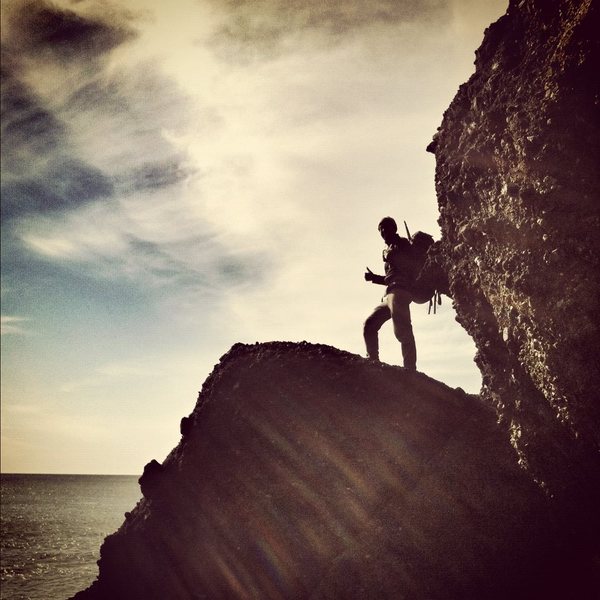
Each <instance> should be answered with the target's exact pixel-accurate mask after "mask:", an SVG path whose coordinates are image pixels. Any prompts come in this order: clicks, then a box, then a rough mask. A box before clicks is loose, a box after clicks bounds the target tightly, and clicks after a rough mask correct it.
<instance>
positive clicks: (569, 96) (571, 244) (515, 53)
mask: <svg viewBox="0 0 600 600" xmlns="http://www.w3.org/2000/svg"><path fill="white" fill-rule="evenodd" d="M599 25H600V22H599V19H598V3H597V2H596V3H594V2H592V1H590V0H583V1H582V0H557V1H556V2H545V1H542V0H523V1H520V2H517V1H511V3H510V6H509V9H508V12H507V14H506V15H505V16H503V17H502V18H501V19H500V20H498V21H497V22H496V23H494V24H493V25H491V26H490V28H489V29H488V30H487V32H486V35H485V40H484V42H483V45H482V46H481V48H479V50H478V51H477V55H476V56H477V59H476V63H475V64H476V72H475V74H474V75H473V76H472V77H471V79H470V80H469V81H468V82H467V83H466V84H464V85H463V86H461V88H460V89H459V92H458V94H457V95H456V97H455V98H454V100H453V102H452V104H451V105H450V107H449V108H448V110H447V111H446V113H445V114H444V119H443V122H442V125H441V127H440V128H439V130H438V133H437V134H436V135H435V137H434V141H433V142H432V144H431V145H430V146H429V148H428V150H430V151H432V152H435V156H436V165H437V168H436V189H437V194H438V200H439V208H440V224H441V227H442V232H443V239H442V244H441V249H440V253H441V255H442V256H444V258H445V262H446V265H445V268H446V271H447V272H448V275H449V280H450V288H451V293H452V295H453V298H454V302H455V306H456V310H457V313H458V320H459V321H460V323H461V324H462V325H463V326H464V327H465V329H466V330H467V331H468V332H469V334H470V335H471V336H472V337H473V339H474V340H475V342H476V344H477V348H478V354H477V358H476V361H477V363H478V365H479V367H480V369H481V371H482V373H483V390H482V391H483V395H484V397H485V398H486V399H487V400H490V401H491V402H492V403H493V405H494V406H495V407H496V410H497V412H498V415H499V417H500V418H501V420H502V422H503V423H504V424H505V426H506V427H507V428H508V429H509V432H510V433H509V435H510V437H511V441H512V443H513V446H514V447H515V449H516V450H517V452H518V454H519V457H520V460H521V462H522V463H523V464H524V465H525V466H526V467H527V468H528V469H529V470H530V472H531V473H532V474H533V476H534V477H535V478H536V479H537V480H538V481H539V482H540V484H541V485H544V486H546V487H547V489H548V491H549V493H550V494H558V495H569V494H571V493H572V492H573V491H575V494H576V496H577V498H578V499H579V501H581V500H582V491H584V489H585V488H588V490H587V491H588V492H590V493H592V495H594V490H592V489H589V488H591V487H595V488H596V489H595V491H596V492H597V491H598V488H600V472H599V471H598V468H599V467H600V401H599V390H600V360H598V357H597V353H598V348H599V344H598V340H599V335H598V334H599V331H598V327H599V312H600V311H599V307H600V303H599V302H600V301H599V292H600V285H599V279H598V278H599V274H600V268H599V267H600V265H599V257H600V253H599V249H600V227H599V223H600V218H599V217H600V214H599V204H600V193H599V192H600V185H599V184H600V168H599V167H600V128H599V119H600V92H599V81H600V78H599V77H598V68H599V66H600V52H599V45H600V37H599V36H598V27H599ZM590 484H591V485H590ZM597 501H598V497H597V496H595V498H594V499H593V500H591V499H590V502H592V503H593V502H597Z"/></svg>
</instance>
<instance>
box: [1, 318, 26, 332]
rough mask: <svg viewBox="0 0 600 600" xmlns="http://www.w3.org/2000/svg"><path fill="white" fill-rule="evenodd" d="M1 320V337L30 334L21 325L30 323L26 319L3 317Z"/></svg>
mask: <svg viewBox="0 0 600 600" xmlns="http://www.w3.org/2000/svg"><path fill="white" fill-rule="evenodd" d="M0 319H1V320H0V323H1V328H0V331H1V335H28V333H29V332H28V331H27V330H26V329H23V327H21V325H20V324H21V323H25V322H27V321H29V319H27V318H26V317H14V316H8V315H2V317H0Z"/></svg>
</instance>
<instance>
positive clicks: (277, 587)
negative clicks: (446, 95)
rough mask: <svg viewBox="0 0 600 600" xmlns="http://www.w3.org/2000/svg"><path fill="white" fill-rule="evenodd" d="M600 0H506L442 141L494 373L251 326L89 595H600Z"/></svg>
mask: <svg viewBox="0 0 600 600" xmlns="http://www.w3.org/2000/svg"><path fill="white" fill-rule="evenodd" d="M597 13H598V9H597V3H596V4H594V3H593V2H592V1H591V0H556V2H547V1H546V0H521V1H519V2H518V1H516V0H515V1H511V3H510V6H509V9H508V12H507V14H506V15H505V16H504V17H502V18H501V19H500V20H499V21H498V22H496V23H494V24H493V25H492V26H491V27H490V28H489V29H488V30H487V32H486V35H485V39H484V43H483V45H482V46H481V48H480V49H479V51H478V52H477V60H476V72H475V74H474V75H473V76H472V77H471V79H470V80H469V81H468V82H467V83H466V84H464V85H463V86H461V88H460V89H459V92H458V94H457V96H456V98H455V99H454V100H453V102H452V104H451V106H450V107H449V108H448V110H447V111H446V113H445V115H444V119H443V122H442V125H441V127H440V128H439V131H438V133H437V134H436V136H435V138H434V141H433V142H432V143H431V145H430V146H429V148H428V149H429V150H430V151H432V152H434V153H435V155H436V162H437V169H436V188H437V193H438V199H439V206H440V224H441V227H442V232H443V237H442V241H441V243H440V244H437V245H436V260H437V264H438V266H441V267H442V270H443V271H444V274H445V275H447V277H448V283H449V289H450V293H451V295H452V296H453V299H454V303H455V307H456V310H457V315H458V319H459V321H460V323H461V324H462V325H463V326H464V327H465V329H466V330H467V331H468V332H469V333H470V334H471V335H472V337H473V339H474V340H475V342H476V344H477V348H478V354H477V359H476V360H477V363H478V365H479V367H480V368H481V370H482V373H483V389H482V395H481V397H479V396H470V395H467V394H465V393H464V392H462V391H461V390H452V389H450V388H448V387H446V386H445V385H443V384H441V383H439V382H436V381H433V380H432V379H429V378H428V377H426V376H425V375H423V374H420V373H410V372H406V371H405V370H403V369H401V368H399V367H389V366H386V365H381V364H375V363H372V362H369V361H366V360H365V359H362V358H360V357H358V356H355V355H350V354H348V353H345V352H341V351H339V350H335V349H333V348H329V347H326V346H313V345H309V344H286V343H275V342H274V343H270V344H262V345H254V346H243V345H236V346H234V348H233V349H232V350H231V351H230V352H229V353H228V354H227V355H226V356H225V357H223V359H222V360H221V362H220V364H219V365H218V366H217V367H216V368H215V370H214V372H213V373H212V375H211V376H210V377H209V379H208V380H207V381H206V382H205V384H204V386H203V389H202V392H201V394H200V396H199V399H198V403H197V405H196V408H195V409H194V411H193V412H192V414H191V415H190V416H189V417H186V418H184V419H183V420H182V423H181V433H182V440H181V442H180V444H179V445H178V447H177V448H175V449H174V450H173V451H172V452H171V454H170V455H169V456H168V457H167V459H166V460H165V461H164V462H163V463H162V464H161V463H158V462H157V461H152V462H151V463H149V464H148V465H147V467H146V469H145V471H144V474H143V476H142V477H141V479H140V484H141V488H142V492H143V495H144V498H143V499H142V500H141V501H140V503H139V504H138V506H137V507H135V509H133V510H132V512H131V513H128V514H127V515H126V520H125V523H124V524H123V525H122V527H121V528H120V529H119V531H118V532H116V533H115V534H113V535H111V536H109V537H108V538H107V539H106V541H105V543H104V545H103V547H102V550H101V559H100V562H99V565H100V575H99V578H98V580H97V581H96V582H95V583H94V585H93V586H92V587H91V588H90V589H88V590H86V591H84V592H81V593H80V594H78V595H77V600H97V599H103V600H105V599H111V600H112V599H116V600H118V599H121V598H122V599H125V598H127V599H136V598H140V599H142V598H143V599H149V600H151V599H153V598H161V599H163V598H169V599H175V600H177V599H195V598H209V599H218V598H260V599H270V598H282V599H291V598H293V599H304V598H311V599H315V600H316V599H321V598H331V599H337V598H344V599H349V598H361V599H367V598H378V599H379V598H394V599H401V598H407V599H411V600H425V599H427V600H432V599H436V598H438V599H442V598H443V599H470V598H486V599H488V600H489V599H493V598H512V599H515V598H528V599H532V598H545V599H547V598H582V599H585V598H594V597H595V596H594V594H595V592H597V590H598V589H600V550H599V547H598V539H600V535H599V533H600V525H599V514H598V513H599V512H600V511H598V510H597V506H600V452H599V451H600V402H599V401H598V390H599V389H600V361H598V358H597V351H598V337H599V336H598V323H599V320H598V316H599V315H598V313H599V291H600V286H599V280H598V277H599V273H600V269H599V268H598V267H599V265H598V260H599V259H598V257H599V253H598V250H599V247H598V246H599V244H600V232H599V222H600V219H599V209H598V201H599V198H598V190H599V188H600V186H599V182H600V181H599V178H600V175H599V169H598V166H599V165H600V136H599V135H598V133H599V132H598V118H599V117H598V114H599V112H598V109H599V103H600V99H599V98H600V94H599V91H598V81H599V78H598V76H597V72H596V69H597V66H598V64H599V62H600V61H599V52H598V39H599V38H598V34H597V32H598V18H597ZM515 451H516V452H515Z"/></svg>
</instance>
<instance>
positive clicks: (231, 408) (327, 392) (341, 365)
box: [76, 342, 589, 600]
mask: <svg viewBox="0 0 600 600" xmlns="http://www.w3.org/2000/svg"><path fill="white" fill-rule="evenodd" d="M182 425H183V427H182V429H183V430H184V435H183V437H182V440H181V442H180V444H179V446H178V447H177V448H175V449H174V450H173V452H171V454H170V455H169V456H168V457H167V459H166V460H165V461H164V463H163V464H162V465H161V464H159V463H158V462H156V461H152V462H151V463H149V465H148V466H147V467H146V470H145V471H144V474H143V476H142V477H141V479H140V483H141V488H142V491H143V494H144V498H143V499H142V500H141V502H140V503H139V504H138V506H137V507H136V508H135V509H134V510H133V511H132V512H131V513H128V514H127V515H126V521H125V523H124V524H123V526H122V527H121V528H120V529H119V531H118V532H117V533H116V534H114V535H112V536H109V537H108V538H107V539H106V541H105V543H104V545H103V546H102V551H101V559H100V562H99V565H100V576H99V578H98V580H97V581H96V583H95V584H94V586H92V588H90V589H89V590H87V591H86V592H83V593H80V594H78V595H77V597H76V598H77V600H83V599H85V600H92V599H94V598H103V599H109V598H110V599H120V598H122V599H136V598H140V599H153V598H156V599H159V598H160V599H164V598H169V599H179V598H181V599H190V598H209V599H215V598H260V599H269V598H280V599H289V598H294V599H302V598H314V599H316V598H331V599H337V598H361V599H364V598H394V599H397V598H411V599H415V598H422V599H435V598H457V599H458V598H461V599H462V598H507V597H510V598H519V597H523V598H525V597H527V598H532V597H537V596H534V595H532V593H531V591H532V589H534V590H535V591H536V592H537V591H540V592H541V593H547V592H548V590H552V589H559V586H560V585H562V579H561V577H562V576H563V575H564V573H565V572H569V573H570V577H571V578H574V580H575V581H578V580H582V577H581V576H580V575H578V576H577V577H576V578H575V576H574V575H573V571H572V570H571V571H569V569H570V568H571V567H569V564H571V566H573V563H579V556H580V554H581V552H580V549H578V547H577V544H576V543H573V540H566V538H565V537H564V536H563V537H559V536H557V531H556V530H555V528H554V527H553V525H551V522H550V520H549V514H550V513H549V512H548V504H547V499H546V498H545V496H544V494H543V493H542V492H541V490H540V489H539V487H538V486H536V485H535V483H533V482H532V481H531V479H530V478H529V477H528V476H527V474H526V473H525V472H524V471H523V470H522V469H520V468H519V467H518V466H517V464H516V460H515V457H514V452H513V451H512V448H511V447H510V444H509V443H508V440H507V439H506V438H505V437H504V436H503V435H502V432H501V431H500V430H499V429H498V427H497V425H496V419H495V415H494V413H493V411H492V410H491V408H490V407H488V406H486V405H485V404H484V403H483V402H482V401H481V399H480V398H479V397H478V396H470V395H467V394H465V393H464V392H462V390H452V389H450V388H448V387H447V386H445V385H444V384H441V383H439V382H436V381H434V380H432V379H430V378H428V377H427V376H425V375H423V374H420V373H410V372H407V371H405V370H404V369H402V368H400V367H390V366H386V365H382V364H379V363H372V362H369V361H367V360H366V359H363V358H360V357H358V356H356V355H352V354H348V353H346V352H342V351H339V350H336V349H334V348H331V347H327V346H313V345H310V344H291V343H275V342H273V343H270V344H262V345H254V346H243V345H241V344H240V345H236V346H234V347H233V349H232V350H231V351H230V352H229V353H228V354H227V355H226V356H224V357H223V359H222V360H221V363H220V364H219V365H218V366H217V368H216V369H215V371H214V372H213V373H212V375H211V376H210V377H209V379H208V380H207V381H206V383H205V384H204V387H203V389H202V392H201V393H200V396H199V398H198V403H197V405H196V408H195V409H194V411H193V412H192V414H191V415H190V416H189V417H187V418H185V419H184V421H183V423H182ZM564 544H567V547H566V548H564V547H562V545H564ZM573 557H577V559H576V560H575V561H571V558H573ZM565 558H566V561H565V560H564V559H565ZM557 560H561V561H564V564H561V569H560V570H559V569H555V568H554V565H555V564H556V561H557ZM588 566H589V565H588ZM577 568H578V569H579V567H577ZM586 568H587V567H586ZM507 573H510V576H507ZM542 573H545V574H544V576H543V577H542ZM553 573H560V574H561V576H560V577H558V578H557V577H555V576H554V575H553ZM546 597H552V596H551V595H546Z"/></svg>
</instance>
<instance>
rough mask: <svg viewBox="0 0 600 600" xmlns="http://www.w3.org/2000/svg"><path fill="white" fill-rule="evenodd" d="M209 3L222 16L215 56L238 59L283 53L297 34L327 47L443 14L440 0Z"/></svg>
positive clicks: (228, 0)
mask: <svg viewBox="0 0 600 600" xmlns="http://www.w3.org/2000/svg"><path fill="white" fill-rule="evenodd" d="M212 1H213V4H217V6H218V8H219V9H220V10H222V11H223V13H224V15H225V18H224V19H223V22H222V24H221V26H220V27H219V28H218V30H217V31H216V32H215V33H214V35H213V38H212V45H213V46H214V47H215V49H216V50H217V51H218V52H219V55H220V56H221V57H227V58H229V59H230V60H234V61H241V62H244V61H248V60H251V59H252V58H256V57H257V56H263V57H264V56H273V57H275V56H278V55H279V54H281V53H285V52H287V51H289V49H290V47H293V45H294V44H291V45H290V44H288V43H287V40H289V39H294V38H297V37H298V35H302V36H310V37H311V39H312V41H313V43H316V44H318V45H323V46H331V45H335V44H337V43H338V42H339V41H340V40H343V39H346V38H348V37H349V36H352V35H354V34H355V33H357V32H359V31H360V30H365V29H368V28H378V27H386V28H390V27H398V26H399V25H402V24H406V23H413V22H417V21H419V22H427V21H431V20H432V19H437V20H439V19H440V18H441V17H443V16H445V15H447V14H448V10H447V5H446V3H445V2H442V1H440V0H373V1H371V2H362V1H360V0H334V1H332V2H322V0H304V1H303V2H296V3H290V2H288V1H287V0H258V1H257V0H225V1H221V0H218V1H217V0H212Z"/></svg>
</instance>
